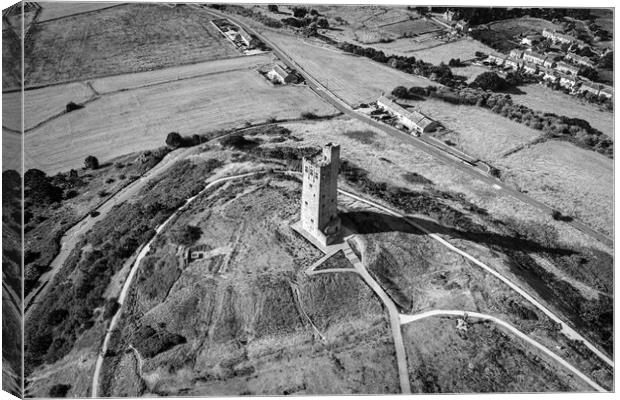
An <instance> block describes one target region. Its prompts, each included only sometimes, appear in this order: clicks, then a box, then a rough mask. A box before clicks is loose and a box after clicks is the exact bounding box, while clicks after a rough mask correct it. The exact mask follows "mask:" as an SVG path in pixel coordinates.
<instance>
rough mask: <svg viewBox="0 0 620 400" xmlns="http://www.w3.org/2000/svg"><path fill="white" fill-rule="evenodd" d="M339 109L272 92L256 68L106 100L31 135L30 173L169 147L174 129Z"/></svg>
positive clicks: (199, 129)
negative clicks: (168, 137)
mask: <svg viewBox="0 0 620 400" xmlns="http://www.w3.org/2000/svg"><path fill="white" fill-rule="evenodd" d="M302 112H314V113H316V114H319V115H325V114H333V113H335V110H334V109H333V108H332V107H331V106H328V105H327V104H325V103H323V101H322V100H320V98H319V97H318V96H316V95H315V94H314V93H312V92H311V91H310V90H309V89H307V88H304V87H292V86H281V87H275V86H273V85H272V84H270V83H269V82H268V81H267V80H265V79H264V78H263V77H262V76H261V75H259V74H258V72H256V71H254V70H239V71H232V72H224V73H221V74H219V75H217V76H214V75H210V76H205V77H197V78H192V79H185V80H180V81H175V82H170V83H167V84H161V85H153V86H148V87H144V88H140V89H136V90H128V91H121V92H119V93H114V94H110V95H106V96H102V97H101V98H99V99H98V100H97V101H94V102H91V103H89V104H88V105H87V106H86V107H85V108H83V109H81V110H77V111H74V112H71V113H69V114H64V115H62V116H61V117H59V118H56V119H54V120H52V121H50V122H48V123H46V124H44V125H42V126H41V127H38V128H36V129H33V130H32V131H30V132H29V133H28V134H27V135H26V138H25V142H26V159H25V163H26V169H29V168H39V169H42V170H44V171H45V172H47V173H55V172H58V171H64V170H67V169H69V168H78V167H80V166H82V165H83V162H84V158H85V157H86V156H87V155H89V154H92V155H94V156H96V157H97V158H99V160H100V161H105V160H108V159H111V158H114V157H116V156H119V155H122V154H127V153H130V152H133V151H140V150H146V149H152V148H156V147H159V146H162V145H163V144H164V141H165V139H166V135H167V134H168V133H169V132H173V131H175V132H179V133H180V134H181V135H188V136H191V135H193V134H201V133H206V132H211V131H216V130H219V129H225V128H232V127H239V126H244V124H245V123H246V122H249V123H257V122H265V121H266V120H267V119H269V118H278V119H286V118H300V114H301V113H302Z"/></svg>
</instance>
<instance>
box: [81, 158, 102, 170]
mask: <svg viewBox="0 0 620 400" xmlns="http://www.w3.org/2000/svg"><path fill="white" fill-rule="evenodd" d="M84 166H85V167H86V169H98V168H99V160H97V157H95V156H88V157H86V159H85V160H84Z"/></svg>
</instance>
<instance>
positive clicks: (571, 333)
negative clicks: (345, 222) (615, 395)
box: [338, 189, 614, 368]
mask: <svg viewBox="0 0 620 400" xmlns="http://www.w3.org/2000/svg"><path fill="white" fill-rule="evenodd" d="M338 192H339V193H341V194H343V195H345V196H348V197H351V198H353V199H355V200H358V201H361V202H363V203H366V204H368V205H371V206H373V207H375V208H378V209H379V210H382V211H384V212H386V213H388V214H391V215H394V216H396V217H399V218H402V219H403V220H404V221H406V222H407V223H408V224H409V225H411V226H413V227H414V228H416V229H418V230H420V231H422V232H424V233H425V234H426V235H428V236H429V237H431V238H432V239H434V240H436V241H438V242H439V243H441V244H442V245H443V246H445V247H447V248H448V249H449V250H451V251H453V252H455V253H457V254H459V255H461V256H463V257H465V258H466V259H468V260H469V261H471V262H472V263H474V264H476V265H477V266H479V267H480V268H482V269H484V270H485V271H487V272H488V273H489V274H491V275H493V276H494V277H496V278H497V279H499V280H501V281H502V282H504V283H505V284H506V285H507V286H508V287H510V288H511V289H512V290H514V291H515V292H517V293H519V294H520V295H521V296H522V297H523V298H525V299H526V300H527V301H529V302H530V303H531V304H532V305H534V306H535V307H536V308H538V309H539V310H540V311H542V312H543V313H544V314H545V315H547V317H549V318H550V319H551V320H553V321H554V322H556V323H557V324H559V325H560V326H561V328H562V330H561V332H562V333H563V334H564V335H565V336H566V337H568V338H569V339H571V340H578V341H580V342H582V343H583V344H584V345H585V346H586V347H587V348H588V349H590V351H592V352H593V353H594V354H596V355H597V356H598V357H599V358H600V359H601V360H603V361H604V362H605V363H606V364H607V365H609V366H611V367H612V368H613V366H614V362H613V361H612V360H611V359H610V358H609V357H608V356H607V355H606V354H605V353H603V352H602V351H600V350H599V349H598V348H597V347H596V346H595V345H594V344H592V343H591V342H590V341H588V340H587V339H586V338H585V337H583V336H582V335H581V334H579V333H578V332H577V331H575V330H574V329H573V328H572V327H571V326H570V325H568V324H567V323H566V322H564V321H562V319H560V317H558V316H557V315H556V314H555V313H553V311H551V310H550V309H548V308H547V307H546V306H544V305H543V304H542V303H540V302H539V301H538V300H536V299H535V298H534V297H532V296H531V295H530V294H529V293H527V292H526V291H525V290H523V289H521V288H520V287H519V286H517V285H516V284H515V283H513V282H512V281H510V280H509V279H508V278H506V277H505V276H503V275H502V274H500V273H499V272H497V271H496V270H495V269H493V268H491V267H489V266H488V265H486V264H484V263H483V262H481V261H480V260H478V259H476V258H474V257H473V256H471V255H470V254H468V253H466V252H464V251H463V250H461V249H459V248H457V247H455V246H454V245H452V244H451V243H449V242H448V241H447V240H445V239H443V238H442V237H441V236H439V235H437V234H435V233H432V232H429V231H428V230H426V229H425V228H424V227H422V226H420V225H418V224H416V223H415V222H413V221H412V220H410V219H409V218H407V216H406V215H403V214H401V213H399V212H397V211H394V210H391V209H389V208H387V207H385V206H382V205H381V204H379V203H377V202H375V201H371V200H367V199H365V198H363V197H360V196H358V195H356V194H355V193H351V192H348V191H346V190H342V189H338Z"/></svg>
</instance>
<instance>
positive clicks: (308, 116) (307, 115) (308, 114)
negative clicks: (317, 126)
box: [301, 111, 321, 119]
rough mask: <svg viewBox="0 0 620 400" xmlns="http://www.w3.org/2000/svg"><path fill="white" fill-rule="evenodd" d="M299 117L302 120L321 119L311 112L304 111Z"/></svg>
mask: <svg viewBox="0 0 620 400" xmlns="http://www.w3.org/2000/svg"><path fill="white" fill-rule="evenodd" d="M301 117H302V118H304V119H319V118H321V117H319V116H318V115H316V114H315V113H313V112H311V111H304V112H302V113H301Z"/></svg>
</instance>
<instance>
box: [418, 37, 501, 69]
mask: <svg viewBox="0 0 620 400" xmlns="http://www.w3.org/2000/svg"><path fill="white" fill-rule="evenodd" d="M477 51H481V52H483V53H485V54H490V53H495V51H493V49H492V48H490V47H489V46H486V45H484V44H483V43H480V42H479V41H477V40H475V39H472V38H470V37H467V38H465V39H461V40H457V41H454V42H449V43H446V44H444V45H441V46H437V47H433V48H430V49H426V50H417V51H414V52H413V53H411V55H413V56H414V57H415V58H419V59H421V60H424V61H426V62H430V63H432V64H439V63H441V62H443V63H446V64H448V61H450V59H452V58H460V59H461V61H465V60H471V59H472V58H474V57H475V54H476V52H477Z"/></svg>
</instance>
